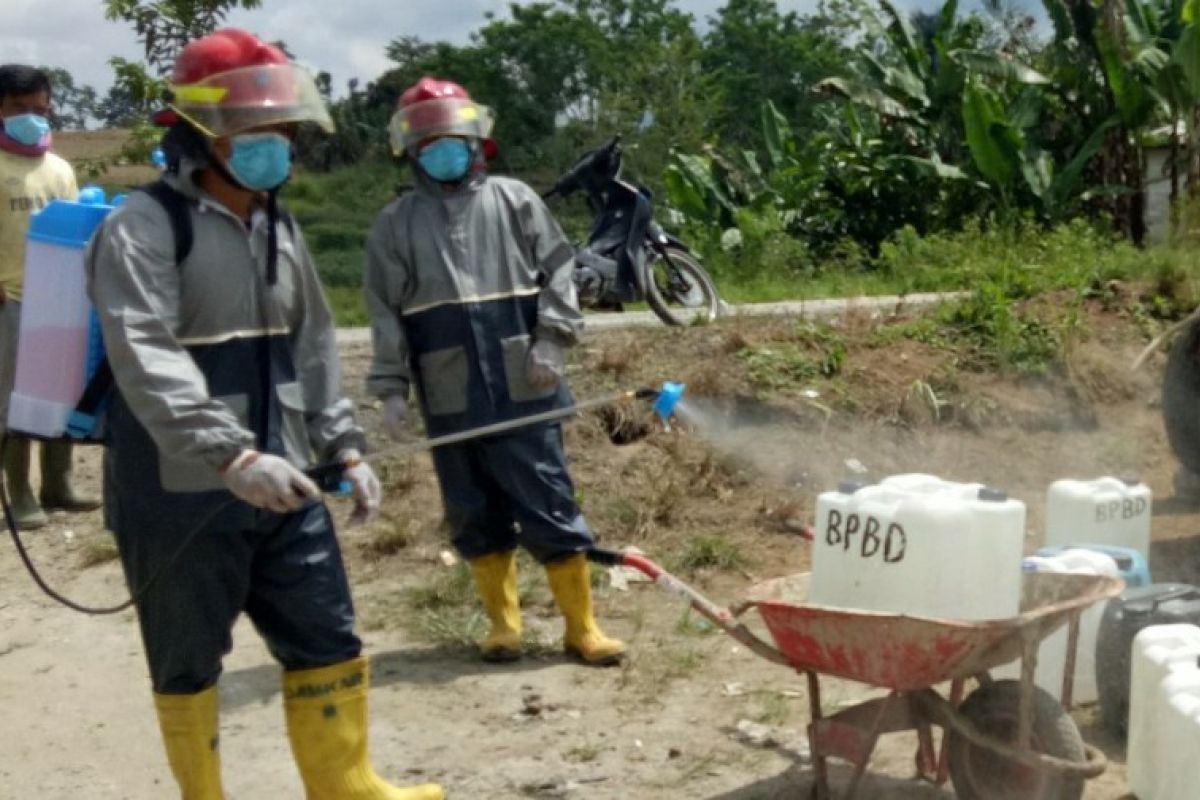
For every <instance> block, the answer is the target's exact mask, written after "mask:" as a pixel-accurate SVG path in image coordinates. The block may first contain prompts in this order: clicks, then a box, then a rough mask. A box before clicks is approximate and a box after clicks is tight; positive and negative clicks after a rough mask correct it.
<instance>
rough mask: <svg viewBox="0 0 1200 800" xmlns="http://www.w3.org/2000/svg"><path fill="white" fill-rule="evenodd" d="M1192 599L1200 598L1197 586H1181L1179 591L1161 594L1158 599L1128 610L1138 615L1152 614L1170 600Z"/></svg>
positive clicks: (1133, 606)
mask: <svg viewBox="0 0 1200 800" xmlns="http://www.w3.org/2000/svg"><path fill="white" fill-rule="evenodd" d="M1192 597H1200V588H1197V587H1195V586H1181V587H1179V588H1178V589H1173V590H1172V591H1169V592H1165V593H1163V594H1160V595H1159V596H1158V597H1151V598H1147V599H1146V600H1142V601H1141V602H1138V603H1131V604H1130V605H1129V607H1128V608H1127V609H1126V610H1127V611H1129V612H1131V613H1137V614H1151V613H1153V612H1155V611H1158V607H1159V606H1160V605H1162V604H1163V603H1166V602H1168V601H1170V600H1185V599H1188V598H1192Z"/></svg>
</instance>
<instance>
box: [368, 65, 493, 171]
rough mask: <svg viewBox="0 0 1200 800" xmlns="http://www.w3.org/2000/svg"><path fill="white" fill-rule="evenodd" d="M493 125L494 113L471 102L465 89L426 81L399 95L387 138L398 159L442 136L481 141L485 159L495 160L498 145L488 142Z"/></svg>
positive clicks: (431, 79)
mask: <svg viewBox="0 0 1200 800" xmlns="http://www.w3.org/2000/svg"><path fill="white" fill-rule="evenodd" d="M493 124H494V117H493V116H492V110H491V109H490V108H488V107H487V106H481V105H479V104H478V103H476V102H475V101H474V100H472V99H471V95H469V94H468V93H467V90H466V89H464V88H463V87H462V86H460V85H458V84H457V83H455V82H454V81H443V80H438V79H437V78H430V77H425V78H421V80H419V81H417V82H416V83H414V84H413V85H412V86H410V87H408V89H406V90H405V92H404V94H402V95H400V103H399V107H398V108H397V110H396V113H395V114H394V115H392V121H391V123H389V124H388V134H389V137H390V139H391V142H392V152H394V153H395V154H396V155H400V154H401V153H403V152H405V151H406V150H408V149H410V148H412V147H415V146H416V145H418V144H420V143H421V142H424V141H426V140H428V139H433V138H436V137H439V136H467V137H470V138H473V139H479V140H481V141H482V142H483V148H484V155H486V156H487V157H488V158H492V157H493V156H495V154H496V144H495V142H493V141H492V140H491V139H490V138H489V137H490V136H491V133H492V126H493Z"/></svg>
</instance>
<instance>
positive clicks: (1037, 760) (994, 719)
mask: <svg viewBox="0 0 1200 800" xmlns="http://www.w3.org/2000/svg"><path fill="white" fill-rule="evenodd" d="M588 557H589V558H590V559H591V560H592V561H595V562H597V563H600V564H605V565H609V566H617V565H619V566H625V567H631V568H633V569H636V570H638V571H639V572H642V573H643V574H645V575H646V576H647V577H649V578H651V579H652V580H653V581H655V582H656V583H657V584H658V585H659V586H662V587H664V588H666V589H669V590H671V591H673V592H676V593H678V594H680V595H682V596H684V597H686V598H687V599H688V600H689V601H690V602H691V605H692V608H694V609H695V610H696V611H697V612H698V613H700V614H702V615H703V616H704V617H706V618H708V619H709V620H711V621H712V622H713V623H715V624H716V625H717V626H718V627H720V628H721V629H722V630H723V631H724V632H725V633H727V634H729V635H730V636H732V637H733V638H734V639H736V640H738V641H739V642H741V643H742V644H743V645H745V646H746V647H747V648H748V649H750V650H751V651H752V652H754V653H756V654H758V655H759V656H762V657H763V658H765V659H767V660H768V661H773V662H775V663H776V664H781V665H783V666H787V667H791V668H792V669H795V670H796V671H797V672H800V673H802V674H803V675H804V676H805V677H806V678H807V680H808V694H809V703H810V706H811V714H812V722H811V723H810V724H809V727H808V738H809V747H810V748H811V751H812V757H813V765H814V771H815V778H816V779H815V782H814V786H813V796H814V797H815V798H817V800H827V798H829V797H830V792H829V777H828V765H827V760H828V759H829V758H837V759H840V760H842V761H846V762H849V763H850V764H851V765H853V767H854V772H853V776H852V778H851V780H850V783H849V784H848V786H847V789H846V792H845V794H844V795H843V797H844V798H846V799H847V800H849V799H850V798H854V797H855V796H856V795H857V793H858V790H859V787H860V785H861V783H862V780H863V776H864V774H865V773H866V769H867V764H868V762H869V761H870V758H871V754H872V752H873V751H874V749H875V745H876V744H877V742H878V741H879V737H880V736H882V735H883V734H885V733H895V732H898V731H916V732H917V740H918V747H917V754H916V764H917V770H918V773H919V775H920V776H921V777H922V778H924V779H926V780H928V781H930V782H932V783H934V784H936V785H942V784H944V783H945V782H946V781H947V779H949V780H951V781H952V783H953V786H954V790H955V793H956V794H957V795H958V797H960V798H964V800H1001V799H1003V800H1077V799H1078V798H1079V797H1081V796H1082V794H1083V785H1084V781H1086V780H1087V779H1088V778H1094V777H1096V776H1098V775H1100V774H1101V773H1102V772H1104V770H1105V768H1106V767H1107V761H1106V759H1105V757H1104V754H1103V753H1101V752H1100V751H1099V750H1097V749H1096V748H1094V747H1091V746H1089V745H1086V744H1085V743H1084V742H1083V740H1082V738H1081V737H1080V735H1079V730H1078V728H1077V727H1076V726H1075V723H1074V721H1073V720H1072V719H1071V717H1070V716H1069V715H1068V714H1067V712H1066V708H1064V706H1065V707H1067V708H1069V706H1070V702H1071V690H1072V686H1071V678H1072V676H1073V675H1074V673H1075V664H1074V661H1075V649H1076V642H1077V641H1078V631H1079V615H1080V614H1081V613H1082V612H1083V611H1084V610H1086V609H1087V607H1088V606H1090V605H1092V604H1093V603H1096V602H1099V601H1101V600H1104V599H1107V598H1109V597H1113V596H1115V595H1117V594H1120V592H1121V591H1122V589H1123V588H1124V582H1123V581H1121V580H1119V579H1117V578H1109V577H1103V576H1091V575H1063V574H1041V573H1026V574H1025V576H1024V584H1023V587H1022V591H1023V597H1022V602H1021V613H1020V615H1019V616H1016V617H1013V618H1011V619H1002V620H989V621H983V622H965V621H960V620H951V619H932V618H924V617H908V616H903V615H896V614H884V613H877V612H871V611H858V610H854V609H844V608H833V607H829V606H819V605H812V604H807V603H805V602H803V600H804V598H805V597H806V596H807V578H808V576H807V575H797V576H792V577H788V578H779V579H776V580H772V581H767V582H765V583H762V584H759V585H758V586H755V587H754V588H752V589H751V590H750V591H749V592H748V593H747V599H746V600H744V601H743V602H741V603H738V604H737V605H735V606H732V607H730V608H722V607H720V606H718V605H716V604H715V603H713V602H711V601H710V600H708V599H707V598H705V597H704V596H703V595H701V594H700V593H699V592H698V591H696V590H695V589H694V588H692V587H691V586H689V585H688V584H686V583H684V582H683V581H682V580H680V579H679V578H677V577H675V576H674V575H671V574H670V573H668V572H667V571H666V570H664V569H663V568H662V567H660V566H658V565H657V564H655V563H654V562H653V561H650V560H649V559H648V558H646V557H644V556H642V555H639V554H634V553H619V552H614V551H608V550H593V551H592V552H590V553H589V554H588ZM750 609H757V610H758V613H759V615H760V616H761V617H762V620H763V622H764V623H765V624H766V627H767V630H768V631H770V634H771V638H772V639H773V640H774V644H771V643H770V642H767V641H765V640H764V639H762V638H761V637H759V636H758V635H757V634H755V633H754V632H753V631H751V630H750V629H749V628H748V627H746V625H745V624H744V623H743V622H741V620H740V618H741V617H742V616H743V615H744V614H745V613H746V612H747V611H749V610H750ZM1063 625H1069V626H1070V638H1069V643H1068V647H1067V663H1066V669H1065V673H1064V674H1065V675H1066V678H1065V679H1064V686H1063V695H1062V696H1063V701H1062V703H1060V702H1059V701H1058V700H1056V699H1054V697H1053V696H1052V695H1050V694H1049V693H1047V692H1045V691H1043V690H1041V689H1038V688H1037V687H1036V686H1035V685H1034V683H1033V675H1034V672H1035V670H1036V669H1037V653H1038V645H1039V644H1040V643H1041V641H1042V639H1044V638H1045V637H1046V636H1048V635H1049V634H1051V633H1053V632H1054V631H1055V630H1057V629H1058V628H1060V627H1061V626H1063ZM1018 658H1020V659H1021V680H1019V681H1008V680H1003V681H998V680H992V678H991V677H990V676H989V674H988V670H990V669H993V668H995V667H999V666H1001V665H1003V664H1007V663H1009V662H1011V661H1015V660H1016V659H1018ZM822 675H830V676H835V677H838V678H844V679H846V680H851V681H857V682H859V683H865V684H869V685H871V686H876V687H881V688H885V689H889V690H891V691H890V693H889V694H888V695H887V696H886V697H881V698H876V699H873V700H868V701H866V702H863V703H859V704H858V705H855V706H853V707H850V708H846V709H843V710H841V711H839V712H838V713H836V714H833V715H832V716H828V717H827V716H825V715H824V714H823V713H822V710H821V680H820V679H821V676H822ZM968 680H973V681H975V682H976V683H977V684H978V688H976V689H975V690H974V691H973V692H972V693H971V694H970V696H967V697H965V699H964V694H965V688H966V682H967V681H968ZM941 684H949V689H948V693H947V694H946V695H945V696H943V694H942V693H940V692H939V691H938V690H937V688H935V687H937V686H939V685H941ZM935 726H936V727H940V728H941V729H942V731H943V735H942V737H941V742H940V746H938V747H937V748H936V749H935V746H934V739H933V728H934V727H935Z"/></svg>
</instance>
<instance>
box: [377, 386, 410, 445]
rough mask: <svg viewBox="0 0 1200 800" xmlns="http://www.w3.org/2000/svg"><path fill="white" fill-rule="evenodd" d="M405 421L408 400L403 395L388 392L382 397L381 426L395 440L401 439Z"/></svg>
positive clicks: (406, 419)
mask: <svg viewBox="0 0 1200 800" xmlns="http://www.w3.org/2000/svg"><path fill="white" fill-rule="evenodd" d="M407 421H408V401H407V400H405V399H404V395H402V394H389V395H388V396H387V397H385V398H383V428H384V430H386V431H387V435H388V436H390V437H392V438H393V439H395V440H396V441H400V440H401V439H403V438H404V433H405V428H406V425H405V423H406V422H407Z"/></svg>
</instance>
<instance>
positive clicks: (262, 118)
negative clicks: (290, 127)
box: [167, 28, 333, 136]
mask: <svg viewBox="0 0 1200 800" xmlns="http://www.w3.org/2000/svg"><path fill="white" fill-rule="evenodd" d="M171 109H172V110H173V111H174V112H176V113H177V114H178V115H179V116H181V117H183V118H184V119H186V120H187V121H188V122H190V123H191V124H193V125H195V126H196V127H197V128H199V129H200V130H201V131H203V132H205V133H207V134H209V135H210V136H228V135H231V134H234V133H237V132H239V131H243V130H246V129H248V128H254V127H259V126H264V125H279V124H284V123H295V122H316V123H317V124H318V125H320V126H321V127H323V128H325V129H326V130H330V131H332V130H333V121H332V120H331V119H330V117H329V113H328V111H326V109H325V104H324V102H323V101H322V99H321V95H320V92H318V91H317V86H316V83H315V81H313V79H312V75H311V74H309V72H308V71H307V70H306V69H304V68H303V67H300V66H298V65H296V64H293V63H292V62H291V61H289V60H288V57H287V56H286V55H284V53H283V51H282V50H280V49H279V48H278V47H275V46H274V45H271V44H267V43H266V42H264V41H262V40H261V39H259V38H258V37H257V36H255V35H253V34H251V33H247V32H246V31H243V30H238V29H236V28H224V29H222V30H219V31H216V32H214V33H211V34H209V35H208V36H204V37H202V38H200V39H196V40H195V41H193V42H190V43H189V44H188V45H187V46H186V47H184V48H183V50H182V51H181V52H180V54H179V58H178V59H177V60H176V62H175V70H174V73H173V74H172V78H171ZM167 122H170V121H169V120H167Z"/></svg>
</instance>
